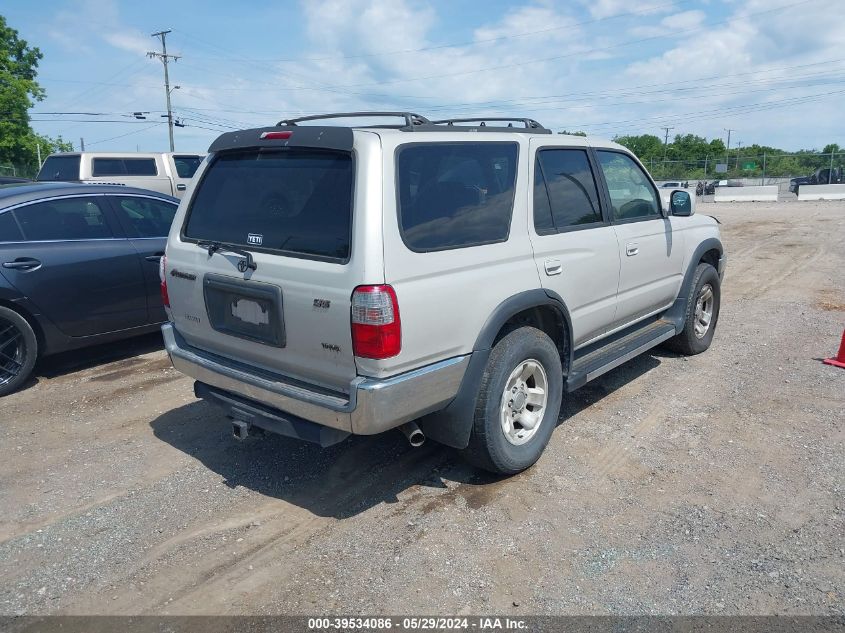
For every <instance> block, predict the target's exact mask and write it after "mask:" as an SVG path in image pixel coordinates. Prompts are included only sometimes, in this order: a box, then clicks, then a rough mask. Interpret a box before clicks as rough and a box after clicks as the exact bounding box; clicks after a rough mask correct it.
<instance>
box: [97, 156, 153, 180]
mask: <svg viewBox="0 0 845 633" xmlns="http://www.w3.org/2000/svg"><path fill="white" fill-rule="evenodd" d="M91 175H92V176H95V177H96V176H157V175H158V169H157V168H156V161H155V158H95V159H94V162H93V166H92V169H91Z"/></svg>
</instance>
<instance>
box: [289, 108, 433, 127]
mask: <svg viewBox="0 0 845 633" xmlns="http://www.w3.org/2000/svg"><path fill="white" fill-rule="evenodd" d="M356 117H401V118H403V119H405V125H381V126H374V127H396V128H400V129H401V128H407V129H409V130H411V129H413V128H414V126H415V125H424V124H426V123H430V121H429V120H428V119H427V118H425V117H424V116H422V115H421V114H415V113H413V112H333V113H330V114H312V115H311V116H301V117H298V118H296V119H283V120H282V121H279V122H278V123H277V124H276V125H279V126H295V125H297V124H298V123H302V122H303V121H320V120H322V119H347V118H356Z"/></svg>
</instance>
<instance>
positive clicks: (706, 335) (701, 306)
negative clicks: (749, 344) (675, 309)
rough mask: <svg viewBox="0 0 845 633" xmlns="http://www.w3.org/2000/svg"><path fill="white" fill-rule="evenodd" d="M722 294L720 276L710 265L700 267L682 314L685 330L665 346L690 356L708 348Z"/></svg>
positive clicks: (694, 277) (696, 271)
mask: <svg viewBox="0 0 845 633" xmlns="http://www.w3.org/2000/svg"><path fill="white" fill-rule="evenodd" d="M721 298H722V291H721V287H720V284H719V274H718V273H717V272H716V269H715V268H713V266H711V265H710V264H699V265H698V267H697V268H696V269H695V275H694V276H693V280H692V291H691V292H690V295H689V297H688V299H687V308H686V311H685V312H684V329H683V330H681V332H680V334H678V335H677V336H675V337H674V338H672V339H669V341H667V342H666V347H668V348H669V349H671V350H673V351H675V352H678V353H680V354H685V355H688V356H692V355H694V354H700V353H701V352H703V351H705V350H706V349H707V348H709V347H710V343H712V342H713V334H714V333H715V331H716V322H717V321H718V320H719V307H720V304H721Z"/></svg>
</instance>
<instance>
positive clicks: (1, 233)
mask: <svg viewBox="0 0 845 633" xmlns="http://www.w3.org/2000/svg"><path fill="white" fill-rule="evenodd" d="M22 239H23V235H22V234H21V230H20V228H18V223H17V222H16V221H15V216H13V215H12V212H11V211H6V213H0V242H20V241H21V240H22Z"/></svg>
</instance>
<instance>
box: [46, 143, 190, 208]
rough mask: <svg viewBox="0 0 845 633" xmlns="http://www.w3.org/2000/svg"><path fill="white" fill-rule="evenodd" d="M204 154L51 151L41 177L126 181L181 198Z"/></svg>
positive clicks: (79, 180)
mask: <svg viewBox="0 0 845 633" xmlns="http://www.w3.org/2000/svg"><path fill="white" fill-rule="evenodd" d="M203 158H205V155H204V154H190V153H174V152H144V153H142V152H135V153H132V152H123V153H116V152H71V153H61V154H51V155H50V156H48V157H47V160H45V161H44V164H43V165H42V166H41V169H40V171H39V172H38V176H36V177H35V179H36V180H39V181H62V182H90V183H97V184H99V185H126V186H127V187H138V188H139V189H149V190H151V191H158V192H159V193H164V194H167V195H168V196H176V197H177V198H181V197H182V194H183V193H184V192H185V191H186V190H187V188H188V183H189V182H190V181H191V178H193V176H194V173H195V172H196V171H197V169H198V168H199V166H200V163H202V161H203Z"/></svg>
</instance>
